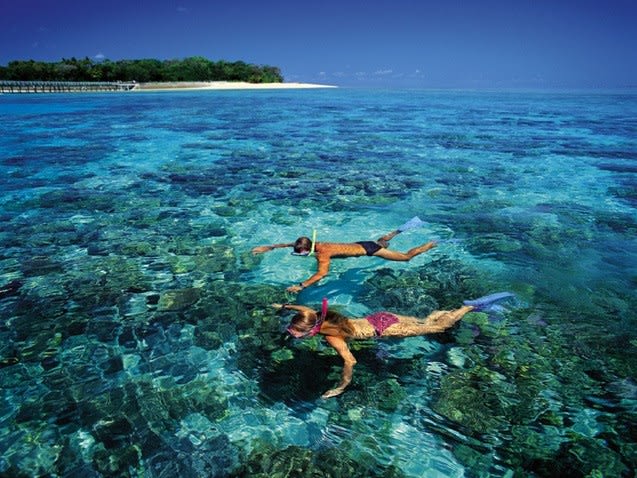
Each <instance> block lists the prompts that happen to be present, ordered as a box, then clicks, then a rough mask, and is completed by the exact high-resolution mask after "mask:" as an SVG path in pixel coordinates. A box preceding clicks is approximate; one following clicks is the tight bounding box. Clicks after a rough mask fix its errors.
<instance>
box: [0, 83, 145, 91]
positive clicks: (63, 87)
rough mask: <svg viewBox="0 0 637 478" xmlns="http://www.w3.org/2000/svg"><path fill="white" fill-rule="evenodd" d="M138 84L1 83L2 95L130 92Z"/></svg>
mask: <svg viewBox="0 0 637 478" xmlns="http://www.w3.org/2000/svg"><path fill="white" fill-rule="evenodd" d="M136 86H137V83H136V82H134V81H132V82H124V81H112V82H111V81H11V80H2V81H0V93H70V92H81V91H86V92H88V91H130V90H133V89H135V87H136Z"/></svg>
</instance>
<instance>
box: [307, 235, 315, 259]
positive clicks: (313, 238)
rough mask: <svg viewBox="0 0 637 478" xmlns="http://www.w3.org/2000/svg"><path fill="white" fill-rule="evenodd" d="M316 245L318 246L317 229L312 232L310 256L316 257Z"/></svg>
mask: <svg viewBox="0 0 637 478" xmlns="http://www.w3.org/2000/svg"><path fill="white" fill-rule="evenodd" d="M314 244H316V229H313V230H312V247H311V248H310V253H309V254H308V256H313V255H314Z"/></svg>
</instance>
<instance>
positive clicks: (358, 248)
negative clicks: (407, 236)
mask: <svg viewBox="0 0 637 478" xmlns="http://www.w3.org/2000/svg"><path fill="white" fill-rule="evenodd" d="M422 224H423V222H422V221H421V220H420V219H419V218H418V217H414V218H412V219H410V220H409V221H408V222H406V223H405V224H403V225H402V226H400V227H399V228H398V229H396V230H395V231H392V232H390V233H389V234H385V235H384V236H382V237H380V238H378V239H377V240H376V241H361V242H351V243H341V242H316V239H315V238H314V240H312V239H310V238H309V237H299V238H298V239H297V240H296V241H295V242H293V243H287V244H273V245H270V246H258V247H255V248H254V249H252V253H253V254H262V253H264V252H269V251H271V250H273V249H280V248H284V247H293V248H294V252H293V254H295V255H299V256H308V255H314V256H315V257H316V261H317V263H318V270H317V271H316V273H315V274H314V275H313V276H311V277H310V278H309V279H306V280H304V281H302V282H300V283H299V284H298V285H293V286H290V287H288V288H287V289H286V290H287V291H288V292H300V291H302V290H303V289H305V288H306V287H309V286H310V285H312V284H314V283H315V282H318V281H319V280H321V279H322V278H323V277H325V276H326V275H327V273H328V272H329V269H330V262H331V259H332V258H345V257H360V256H373V257H380V258H382V259H386V260H388V261H409V260H411V259H412V258H414V257H416V256H417V255H419V254H422V253H423V252H427V251H428V250H430V249H433V248H434V247H436V243H435V242H433V241H431V242H428V243H426V244H423V245H421V246H418V247H414V248H413V249H409V250H408V251H407V252H398V251H392V250H389V249H387V248H388V247H389V241H390V240H391V239H392V238H394V237H395V236H396V235H398V234H400V233H401V232H404V231H406V230H408V229H412V228H414V227H419V226H420V225H422Z"/></svg>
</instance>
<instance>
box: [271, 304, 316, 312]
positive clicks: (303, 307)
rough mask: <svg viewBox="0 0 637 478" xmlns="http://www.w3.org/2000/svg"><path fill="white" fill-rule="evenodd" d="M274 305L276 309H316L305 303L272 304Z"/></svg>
mask: <svg viewBox="0 0 637 478" xmlns="http://www.w3.org/2000/svg"><path fill="white" fill-rule="evenodd" d="M272 307H274V308H275V309H276V310H281V309H289V310H296V311H299V312H303V311H304V310H307V311H310V312H315V313H316V311H315V310H314V309H312V308H310V307H305V306H304V305H294V304H272Z"/></svg>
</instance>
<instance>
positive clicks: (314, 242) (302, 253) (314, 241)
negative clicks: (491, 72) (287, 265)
mask: <svg viewBox="0 0 637 478" xmlns="http://www.w3.org/2000/svg"><path fill="white" fill-rule="evenodd" d="M314 244H316V229H314V230H313V231H312V247H311V248H310V250H309V251H304V252H292V255H293V256H313V255H314Z"/></svg>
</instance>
